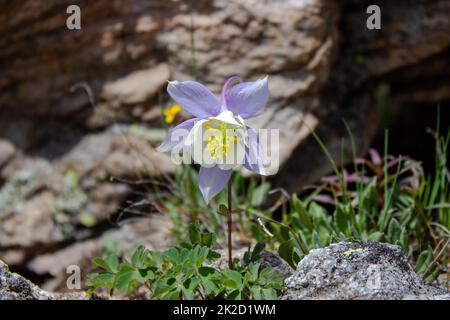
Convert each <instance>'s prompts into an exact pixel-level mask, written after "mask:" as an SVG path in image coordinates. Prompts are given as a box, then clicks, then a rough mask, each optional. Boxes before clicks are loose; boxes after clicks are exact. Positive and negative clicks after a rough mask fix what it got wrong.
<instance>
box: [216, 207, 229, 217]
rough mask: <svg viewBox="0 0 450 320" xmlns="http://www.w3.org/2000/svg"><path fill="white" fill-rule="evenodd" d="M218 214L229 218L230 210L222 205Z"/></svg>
mask: <svg viewBox="0 0 450 320" xmlns="http://www.w3.org/2000/svg"><path fill="white" fill-rule="evenodd" d="M218 213H219V214H220V215H222V216H225V217H228V208H227V207H226V206H225V205H224V204H220V205H219V209H218Z"/></svg>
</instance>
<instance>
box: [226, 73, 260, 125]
mask: <svg viewBox="0 0 450 320" xmlns="http://www.w3.org/2000/svg"><path fill="white" fill-rule="evenodd" d="M225 97H226V102H225V103H226V106H227V109H228V110H230V111H232V112H233V113H234V114H235V115H240V116H241V117H242V118H244V119H247V118H251V117H254V116H256V115H258V113H259V112H260V111H262V109H263V108H264V106H265V105H266V104H267V101H268V100H269V86H268V84H267V77H265V78H264V79H260V80H257V81H255V82H242V83H239V84H237V85H235V86H234V87H232V88H231V89H230V91H229V92H228V93H227V94H225ZM222 103H223V101H222Z"/></svg>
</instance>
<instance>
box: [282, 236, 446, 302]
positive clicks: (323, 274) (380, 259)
mask: <svg viewBox="0 0 450 320" xmlns="http://www.w3.org/2000/svg"><path fill="white" fill-rule="evenodd" d="M285 285H286V291H285V293H284V295H283V297H282V299H284V300H301V299H320V300H322V299H324V300H328V299H330V300H342V299H351V300H354V299H364V300H365V299H386V300H397V299H445V300H450V294H448V293H446V292H445V291H444V290H442V289H439V288H435V287H433V286H431V285H429V284H426V283H424V282H423V280H422V279H421V278H420V277H419V276H418V275H417V274H416V273H415V272H414V269H413V268H412V267H411V265H410V264H409V263H408V260H407V259H406V257H405V255H404V254H403V253H402V250H401V248H400V247H399V246H395V245H390V244H385V243H377V242H373V243H367V244H359V243H345V242H344V243H336V244H332V245H330V246H328V247H326V248H322V249H314V250H311V251H310V252H309V254H308V255H307V256H306V257H304V258H303V260H301V261H300V263H299V264H298V266H297V270H296V271H295V273H294V274H293V275H292V276H291V277H289V278H287V279H286V280H285Z"/></svg>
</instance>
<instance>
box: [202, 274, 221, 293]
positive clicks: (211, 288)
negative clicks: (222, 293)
mask: <svg viewBox="0 0 450 320" xmlns="http://www.w3.org/2000/svg"><path fill="white" fill-rule="evenodd" d="M201 284H202V286H203V288H204V290H205V293H206V294H207V295H217V294H218V293H219V287H218V286H216V285H215V284H214V282H213V281H212V280H211V279H209V278H206V277H202V278H201Z"/></svg>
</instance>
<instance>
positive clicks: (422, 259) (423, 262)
mask: <svg viewBox="0 0 450 320" xmlns="http://www.w3.org/2000/svg"><path fill="white" fill-rule="evenodd" d="M432 258H433V252H432V250H431V249H427V250H424V251H422V252H421V253H420V255H419V257H418V258H417V263H416V273H417V274H421V273H424V272H425V271H426V270H427V269H428V265H429V264H430V262H431V259H432Z"/></svg>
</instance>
